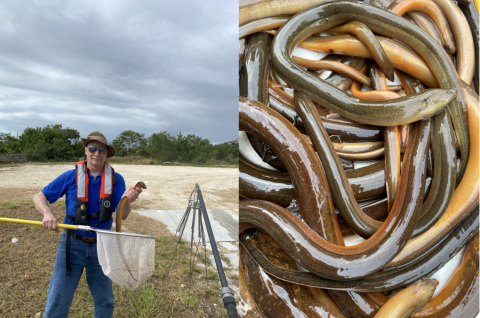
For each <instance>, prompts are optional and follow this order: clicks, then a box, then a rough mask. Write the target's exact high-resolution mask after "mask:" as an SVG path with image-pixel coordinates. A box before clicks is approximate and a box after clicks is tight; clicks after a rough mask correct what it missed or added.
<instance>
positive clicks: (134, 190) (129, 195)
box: [122, 187, 142, 203]
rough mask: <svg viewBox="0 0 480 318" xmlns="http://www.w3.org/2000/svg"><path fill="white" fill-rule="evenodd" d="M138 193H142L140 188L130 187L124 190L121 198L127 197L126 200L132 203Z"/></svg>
mask: <svg viewBox="0 0 480 318" xmlns="http://www.w3.org/2000/svg"><path fill="white" fill-rule="evenodd" d="M140 193H142V188H136V187H130V188H128V189H127V190H126V191H125V193H124V194H123V196H122V198H123V197H127V198H128V202H130V203H132V202H135V200H137V198H138V195H139V194H140Z"/></svg>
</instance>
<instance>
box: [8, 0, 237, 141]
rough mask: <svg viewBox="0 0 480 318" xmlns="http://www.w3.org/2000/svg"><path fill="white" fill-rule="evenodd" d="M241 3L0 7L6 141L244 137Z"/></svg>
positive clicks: (112, 0)
mask: <svg viewBox="0 0 480 318" xmlns="http://www.w3.org/2000/svg"><path fill="white" fill-rule="evenodd" d="M237 39H238V2H237V1H231V0H229V1H225V0H207V1H202V0H186V1H178V2H175V1H158V0H151V1H150V0H142V1H135V0H108V1H107V0H95V1H85V0H84V1H82V0H72V1H66V0H37V1H28V2H24V1H15V0H2V1H1V2H0V132H11V133H12V134H14V135H16V134H17V132H18V134H21V133H22V132H23V130H24V129H25V128H27V127H44V126H46V125H53V124H62V125H63V127H70V128H74V129H76V130H78V131H79V132H80V134H81V136H86V135H87V134H88V132H90V131H92V130H101V131H102V132H104V134H105V135H106V137H107V139H108V140H109V141H111V140H113V139H114V138H115V137H116V136H117V135H118V134H120V133H121V132H122V131H124V130H134V131H137V132H140V133H145V136H147V137H148V136H150V135H151V134H152V133H155V132H160V131H168V132H170V133H171V134H173V135H177V134H178V133H179V132H182V134H184V135H186V134H195V135H197V136H200V137H202V138H207V139H209V140H210V141H211V142H212V143H222V142H225V141H230V140H234V139H235V138H237V137H238V102H237V101H238V97H237V96H238V75H237V74H238V61H237V59H238V55H237V54H238V40H237Z"/></svg>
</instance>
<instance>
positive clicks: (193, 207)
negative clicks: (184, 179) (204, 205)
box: [175, 184, 207, 250]
mask: <svg viewBox="0 0 480 318" xmlns="http://www.w3.org/2000/svg"><path fill="white" fill-rule="evenodd" d="M197 187H198V184H197V185H196V186H195V189H194V190H193V192H192V194H191V195H190V198H189V199H188V206H187V210H186V211H185V214H184V215H183V216H182V219H181V220H180V224H179V225H178V228H177V231H176V232H175V236H176V235H177V234H178V233H179V235H178V239H177V242H180V241H181V240H182V236H183V232H184V231H185V227H186V226H187V221H188V217H189V216H190V212H192V214H193V221H192V237H191V239H190V250H192V249H193V241H194V239H193V237H194V232H195V215H197V214H198V238H199V239H201V240H202V245H203V246H207V244H206V243H205V232H204V231H203V223H202V211H201V209H200V201H199V200H198V198H197V197H196V195H195V190H196V189H197Z"/></svg>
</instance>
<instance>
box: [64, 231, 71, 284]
mask: <svg viewBox="0 0 480 318" xmlns="http://www.w3.org/2000/svg"><path fill="white" fill-rule="evenodd" d="M70 240H71V234H70V229H68V230H67V253H66V254H67V255H66V258H65V259H66V261H67V264H66V265H67V272H66V274H67V276H71V275H72V266H71V262H70Z"/></svg>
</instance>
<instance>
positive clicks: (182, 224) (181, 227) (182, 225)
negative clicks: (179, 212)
mask: <svg viewBox="0 0 480 318" xmlns="http://www.w3.org/2000/svg"><path fill="white" fill-rule="evenodd" d="M190 210H191V205H190V203H189V204H188V207H187V211H185V214H184V215H183V217H182V220H181V221H180V225H179V226H178V229H177V232H180V235H179V236H178V239H177V242H180V241H181V240H182V236H183V231H185V226H186V225H187V220H188V216H189V214H190Z"/></svg>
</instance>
